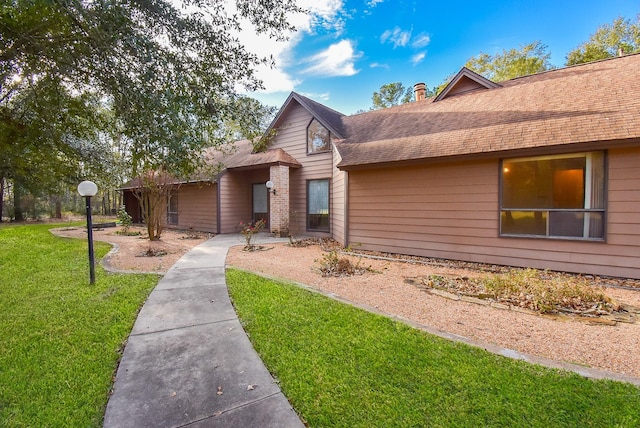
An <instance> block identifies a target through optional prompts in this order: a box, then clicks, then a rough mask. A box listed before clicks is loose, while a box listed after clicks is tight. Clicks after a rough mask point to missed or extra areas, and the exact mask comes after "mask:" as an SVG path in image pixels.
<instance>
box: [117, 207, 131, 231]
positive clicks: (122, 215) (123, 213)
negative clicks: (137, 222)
mask: <svg viewBox="0 0 640 428" xmlns="http://www.w3.org/2000/svg"><path fill="white" fill-rule="evenodd" d="M118 221H119V222H120V225H121V226H122V232H123V234H124V235H126V234H128V233H129V228H130V227H131V224H132V223H133V219H132V218H131V216H130V215H129V213H128V212H127V209H126V207H125V206H124V205H121V206H120V209H118Z"/></svg>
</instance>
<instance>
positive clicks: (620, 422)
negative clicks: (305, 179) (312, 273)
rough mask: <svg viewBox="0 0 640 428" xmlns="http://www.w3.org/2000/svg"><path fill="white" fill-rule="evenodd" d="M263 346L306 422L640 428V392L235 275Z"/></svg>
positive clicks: (230, 275)
mask: <svg viewBox="0 0 640 428" xmlns="http://www.w3.org/2000/svg"><path fill="white" fill-rule="evenodd" d="M227 283H228V285H229V289H230V293H231V296H232V299H233V302H234V305H235V306H236V310H237V311H238V314H239V316H240V318H241V320H242V322H243V324H244V326H245V329H246V331H247V332H248V334H249V337H250V339H251V341H252V342H253V344H254V346H255V348H256V350H257V351H258V352H259V354H260V355H261V357H262V358H263V360H264V361H265V363H266V365H267V367H268V368H269V370H270V371H271V372H272V373H273V375H274V376H275V377H276V378H277V379H278V380H279V382H280V386H281V388H282V390H283V392H284V393H285V395H286V396H287V397H288V398H289V400H290V401H291V403H292V405H293V406H294V408H295V409H296V411H297V412H298V413H299V414H300V415H301V416H302V418H303V419H304V420H305V421H306V422H307V423H308V425H309V426H310V427H491V426H493V427H514V426H515V427H638V426H640V388H638V387H635V386H633V385H630V384H624V383H619V382H613V381H593V380H589V379H586V378H582V377H580V376H578V375H575V374H570V373H566V372H561V371H556V370H551V369H547V368H543V367H540V366H535V365H530V364H527V363H525V362H522V361H516V360H512V359H508V358H504V357H501V356H497V355H494V354H491V353H488V352H486V351H483V350H481V349H477V348H473V347H470V346H467V345H464V344H460V343H453V342H449V341H447V340H444V339H441V338H439V337H436V336H432V335H429V334H426V333H424V332H422V331H419V330H417V329H414V328H411V327H409V326H407V325H405V324H402V323H400V322H396V321H393V320H391V319H388V318H385V317H382V316H378V315H374V314H371V313H368V312H365V311H362V310H359V309H356V308H354V307H352V306H349V305H345V304H342V303H339V302H336V301H334V300H331V299H329V298H326V297H324V296H322V295H320V294H317V293H313V292H310V291H307V290H303V289H301V288H299V287H296V286H294V285H288V284H283V283H279V282H276V281H272V280H268V279H264V278H262V277H259V276H256V275H253V274H249V273H245V272H241V271H238V270H229V271H227Z"/></svg>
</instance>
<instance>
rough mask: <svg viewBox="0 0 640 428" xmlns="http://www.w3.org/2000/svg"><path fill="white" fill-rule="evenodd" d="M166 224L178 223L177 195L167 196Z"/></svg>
mask: <svg viewBox="0 0 640 428" xmlns="http://www.w3.org/2000/svg"><path fill="white" fill-rule="evenodd" d="M167 224H178V195H171V196H169V205H167Z"/></svg>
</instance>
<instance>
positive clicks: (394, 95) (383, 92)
mask: <svg viewBox="0 0 640 428" xmlns="http://www.w3.org/2000/svg"><path fill="white" fill-rule="evenodd" d="M412 98H413V88H411V87H409V88H406V89H405V87H404V85H403V84H402V83H400V82H394V83H387V84H386V85H382V86H381V87H380V92H374V93H373V96H372V97H371V100H372V101H373V106H372V107H371V109H372V110H378V109H381V108H387V107H392V106H397V105H398V104H405V103H408V102H410V101H411V99H412Z"/></svg>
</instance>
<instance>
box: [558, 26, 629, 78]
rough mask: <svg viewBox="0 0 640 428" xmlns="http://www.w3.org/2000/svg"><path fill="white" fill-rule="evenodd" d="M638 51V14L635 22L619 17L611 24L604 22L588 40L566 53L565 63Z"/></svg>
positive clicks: (569, 63)
mask: <svg viewBox="0 0 640 428" xmlns="http://www.w3.org/2000/svg"><path fill="white" fill-rule="evenodd" d="M639 51H640V14H639V15H638V16H636V22H632V21H631V20H629V19H624V18H622V17H619V18H617V19H615V20H614V21H613V22H612V23H611V24H604V25H602V26H600V27H598V29H597V30H596V32H595V33H593V34H592V35H591V36H590V37H589V41H587V42H584V43H582V44H581V45H580V46H578V47H577V48H575V49H574V50H572V51H571V52H569V53H568V54H567V63H566V65H568V66H569V65H575V64H583V63H585V62H591V61H597V60H600V59H606V58H612V57H614V56H616V55H618V54H619V53H624V54H630V53H635V52H639Z"/></svg>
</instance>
